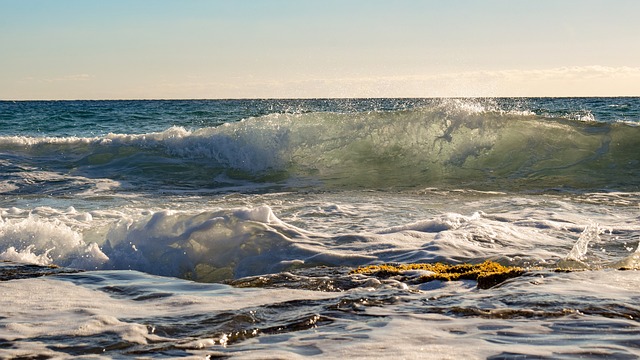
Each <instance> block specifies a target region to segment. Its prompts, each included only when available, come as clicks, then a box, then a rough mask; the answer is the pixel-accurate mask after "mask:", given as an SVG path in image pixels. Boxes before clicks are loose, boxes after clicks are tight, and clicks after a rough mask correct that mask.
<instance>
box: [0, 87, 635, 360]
mask: <svg viewBox="0 0 640 360" xmlns="http://www.w3.org/2000/svg"><path fill="white" fill-rule="evenodd" d="M639 122H640V98H518V99H310V100H181V101H176V100H170V101H169V100H167V101H165V100H149V101H51V102H49V101H33V102H31V101H25V102H8V101H4V102H0V167H1V171H0V260H2V261H3V262H1V263H0V264H1V265H2V266H0V274H2V276H0V280H2V281H0V294H2V296H0V306H2V308H3V309H5V310H4V312H3V313H0V357H6V358H11V357H41V358H49V357H52V358H72V357H76V356H80V355H85V356H88V355H91V356H93V357H96V358H100V357H105V358H120V357H153V358H162V357H167V358H172V357H185V356H192V357H196V358H202V357H207V356H209V357H217V356H219V357H225V356H231V357H239V358H243V357H245V358H259V357H262V358H265V357H266V358H272V357H275V358H300V357H309V356H317V357H323V358H336V357H345V356H349V357H377V358H379V357H382V358H390V357H394V358H395V357H398V356H400V357H403V358H447V357H449V358H494V359H499V358H513V357H517V356H521V357H531V358H575V357H587V358H595V357H598V358H599V357H615V358H635V357H637V356H638V355H639V354H640V350H639V349H638V344H637V341H636V338H637V334H638V331H639V327H638V322H637V319H638V318H639V317H640V309H638V307H637V302H638V299H639V298H640V292H638V290H637V289H638V287H637V285H638V284H637V282H638V277H637V276H636V271H633V269H637V268H638V259H640V255H639V254H638V251H639V250H638V249H639V247H640V246H639V244H640V225H639V224H640V222H639V220H640V216H639V214H640V182H639V181H638V179H639V178H640V146H639V145H640V143H639V141H640V127H639V126H638V124H639ZM485 260H493V261H498V262H500V263H501V264H503V265H511V266H520V267H523V268H525V269H526V270H527V273H526V274H525V275H524V276H521V277H518V278H515V279H511V280H508V281H506V282H505V283H502V284H500V285H498V286H496V287H493V288H490V289H478V288H477V287H476V284H475V282H474V281H464V282H451V283H445V282H432V283H427V284H416V283H415V281H406V279H404V278H389V279H379V278H375V277H372V276H365V275H354V274H351V273H350V270H351V269H353V268H354V267H357V266H360V265H367V264H376V263H387V262H391V263H409V262H429V263H432V262H436V261H442V262H446V263H452V264H456V263H461V262H471V263H479V262H483V261H485ZM52 265H55V266H58V267H59V268H57V269H55V271H54V270H52V269H51V268H49V267H48V266H52ZM556 268H570V269H573V270H575V271H572V272H555V271H554V270H555V269H556ZM621 268H624V269H632V271H629V270H626V271H622V270H619V269H621ZM41 275H46V276H44V277H39V276H41ZM418 275H419V274H413V275H411V274H409V275H408V276H409V278H411V277H412V276H418ZM460 344H464V345H465V346H460Z"/></svg>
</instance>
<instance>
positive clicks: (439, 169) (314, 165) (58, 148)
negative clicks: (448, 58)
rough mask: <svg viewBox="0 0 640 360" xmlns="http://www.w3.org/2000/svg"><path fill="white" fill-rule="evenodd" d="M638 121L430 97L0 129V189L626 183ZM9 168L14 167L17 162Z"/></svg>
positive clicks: (632, 175)
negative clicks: (408, 104) (189, 119)
mask: <svg viewBox="0 0 640 360" xmlns="http://www.w3.org/2000/svg"><path fill="white" fill-rule="evenodd" d="M639 139H640V127H636V126H631V125H629V124H625V123H597V122H585V121H574V120H568V119H562V118H557V119H549V118H543V117H540V116H536V115H533V114H531V113H527V112H524V113H511V112H499V111H471V110H469V109H457V110H455V111H453V110H451V109H444V108H442V107H426V108H418V109H411V110H401V111H385V112H376V111H371V112H359V113H327V112H315V113H305V114H270V115H266V116H262V117H257V118H250V119H247V120H244V121H241V122H237V123H228V124H224V125H221V126H217V127H205V128H201V129H196V130H187V129H185V128H182V127H171V128H169V129H167V130H165V131H162V132H155V133H147V134H137V135H123V134H109V135H107V136H104V137H95V138H78V137H65V138H52V137H41V138H36V137H15V136H14V137H0V152H1V153H3V154H5V155H6V156H5V157H4V158H5V159H7V160H4V162H5V163H4V164H3V165H4V166H5V168H6V169H8V171H7V172H6V173H5V175H4V178H3V179H0V181H3V185H2V186H0V190H2V189H8V190H7V191H20V189H21V188H24V187H25V181H23V180H24V179H22V178H21V176H24V174H28V173H30V171H29V169H38V171H42V169H45V171H49V172H53V173H57V174H64V175H65V176H68V177H71V178H73V177H76V178H77V177H81V178H90V179H111V180H115V181H122V182H124V183H132V184H134V185H136V186H143V185H144V184H147V185H152V186H154V187H156V188H157V187H158V186H166V187H173V188H176V187H178V188H180V187H184V188H187V189H221V188H225V187H229V186H234V185H238V184H239V183H246V182H249V183H251V184H254V185H256V184H265V183H278V184H282V185H284V186H286V185H291V184H295V185H296V186H300V185H301V184H302V186H304V184H307V183H313V184H314V185H317V184H318V183H322V184H324V185H325V186H329V187H346V188H389V187H399V188H413V187H430V186H437V187H469V188H476V189H490V190H493V189H506V190H509V189H514V190H515V189H517V190H523V189H525V190H526V189H532V190H545V189H550V188H568V189H601V188H608V189H631V190H637V188H638V187H639V185H638V181H637V179H638V178H639V176H640V146H639V145H640V144H639V141H640V140H639ZM11 169H14V171H12V170H11Z"/></svg>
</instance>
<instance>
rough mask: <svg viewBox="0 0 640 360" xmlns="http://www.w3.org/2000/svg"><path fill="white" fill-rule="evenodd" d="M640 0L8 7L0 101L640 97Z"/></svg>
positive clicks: (35, 1)
mask: <svg viewBox="0 0 640 360" xmlns="http://www.w3.org/2000/svg"><path fill="white" fill-rule="evenodd" d="M639 14H640V1H637V0H446V1H445V0H437V1H436V0H224V1H223V0H109V1H99V0H0V99H4V100H27V99H31V100H36V99H53V100H57V99H217V98H314V97H321V98H325V97H338V98H340V97H494V96H640V46H639V45H638V44H640V43H639V41H640V40H639V39H638V36H639V35H640V21H639V18H638V17H639Z"/></svg>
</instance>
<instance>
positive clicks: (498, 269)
mask: <svg viewBox="0 0 640 360" xmlns="http://www.w3.org/2000/svg"><path fill="white" fill-rule="evenodd" d="M408 271H427V272H429V273H428V274H425V275H421V276H419V277H418V278H416V279H411V280H412V281H411V282H413V283H424V282H429V281H433V280H441V281H454V280H476V281H477V282H478V288H480V289H488V288H490V287H493V286H495V285H497V284H500V283H502V282H504V281H505V280H507V279H510V278H513V277H516V276H520V275H522V274H524V273H525V271H524V269H522V268H519V267H514V266H503V265H500V264H498V263H497V262H494V261H490V260H487V261H485V262H483V263H481V264H459V265H449V264H443V263H435V264H399V265H390V264H383V265H367V266H361V267H359V268H357V269H354V270H352V271H351V273H352V274H364V275H372V276H376V277H381V278H385V277H392V276H400V277H404V275H405V274H406V273H407V272H408ZM403 280H406V279H403Z"/></svg>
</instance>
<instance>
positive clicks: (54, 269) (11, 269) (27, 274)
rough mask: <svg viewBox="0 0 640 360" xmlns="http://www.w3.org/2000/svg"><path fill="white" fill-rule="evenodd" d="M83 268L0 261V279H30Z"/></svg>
mask: <svg viewBox="0 0 640 360" xmlns="http://www.w3.org/2000/svg"><path fill="white" fill-rule="evenodd" d="M80 271H81V270H75V269H67V268H61V267H58V266H55V265H46V266H43V265H34V264H19V263H14V262H10V261H0V281H8V280H16V279H29V278H35V277H40V276H46V275H54V274H65V273H76V272H80Z"/></svg>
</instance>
